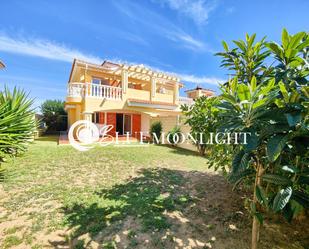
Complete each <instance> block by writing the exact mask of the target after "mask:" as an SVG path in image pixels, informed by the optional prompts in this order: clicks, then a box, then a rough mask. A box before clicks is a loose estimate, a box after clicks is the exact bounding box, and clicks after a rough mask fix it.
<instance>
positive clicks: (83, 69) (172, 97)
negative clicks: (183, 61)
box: [65, 59, 193, 137]
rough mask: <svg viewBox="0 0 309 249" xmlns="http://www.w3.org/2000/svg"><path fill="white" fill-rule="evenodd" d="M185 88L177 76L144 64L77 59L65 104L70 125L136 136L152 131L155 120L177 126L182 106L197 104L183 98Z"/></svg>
mask: <svg viewBox="0 0 309 249" xmlns="http://www.w3.org/2000/svg"><path fill="white" fill-rule="evenodd" d="M181 87H183V84H182V83H181V82H180V79H179V78H178V77H176V76H175V75H170V74H166V73H163V72H157V71H154V70H152V69H150V68H147V67H145V66H143V65H126V64H118V63H113V62H110V61H104V62H103V64H102V65H96V64H92V63H88V62H85V61H81V60H77V59H75V60H74V61H73V65H72V69H71V74H70V78H69V82H68V86H67V91H68V92H67V97H66V103H65V109H66V111H67V112H68V126H69V127H70V126H71V125H72V124H73V123H74V122H76V121H77V120H81V119H86V120H91V121H92V122H94V123H96V124H98V125H100V124H111V125H113V127H114V128H113V130H112V131H111V132H110V134H111V135H115V132H118V134H119V135H123V134H126V133H127V132H129V133H130V134H131V135H132V136H136V137H139V132H141V131H142V132H143V133H147V132H149V129H150V125H151V122H153V121H154V120H162V121H164V120H166V121H167V122H168V124H169V126H175V125H177V124H178V120H179V115H180V114H181V110H180V105H181V104H184V103H187V104H192V103H193V99H192V98H187V97H179V89H180V88H181ZM162 123H163V128H164V122H162ZM166 128H167V127H166Z"/></svg>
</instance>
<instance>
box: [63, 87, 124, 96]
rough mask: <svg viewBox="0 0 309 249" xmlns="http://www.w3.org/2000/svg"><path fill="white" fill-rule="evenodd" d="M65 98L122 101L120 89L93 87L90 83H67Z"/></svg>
mask: <svg viewBox="0 0 309 249" xmlns="http://www.w3.org/2000/svg"><path fill="white" fill-rule="evenodd" d="M67 97H70V98H84V97H94V98H103V99H110V100H122V89H121V87H114V86H105V85H95V84H91V83H69V85H68V88H67Z"/></svg>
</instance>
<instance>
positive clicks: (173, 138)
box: [167, 125, 182, 145]
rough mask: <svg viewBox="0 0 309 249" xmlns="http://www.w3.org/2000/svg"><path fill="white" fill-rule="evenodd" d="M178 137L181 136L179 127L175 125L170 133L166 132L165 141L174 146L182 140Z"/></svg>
mask: <svg viewBox="0 0 309 249" xmlns="http://www.w3.org/2000/svg"><path fill="white" fill-rule="evenodd" d="M180 135H181V130H180V127H179V126H177V125H176V126H174V127H173V129H172V130H171V131H169V132H168V134H167V141H168V142H169V143H170V144H172V145H176V144H177V143H178V142H180V141H181V139H182V137H181V136H180ZM177 136H178V137H177ZM177 140H178V141H177ZM175 141H176V143H175Z"/></svg>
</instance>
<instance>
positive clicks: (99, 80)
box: [91, 78, 101, 85]
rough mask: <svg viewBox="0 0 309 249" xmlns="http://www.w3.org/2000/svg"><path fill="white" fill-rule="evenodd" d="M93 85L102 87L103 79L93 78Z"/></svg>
mask: <svg viewBox="0 0 309 249" xmlns="http://www.w3.org/2000/svg"><path fill="white" fill-rule="evenodd" d="M91 83H92V84H96V85H101V79H99V78H92V81H91Z"/></svg>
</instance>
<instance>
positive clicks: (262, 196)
mask: <svg viewBox="0 0 309 249" xmlns="http://www.w3.org/2000/svg"><path fill="white" fill-rule="evenodd" d="M255 194H256V198H257V200H258V201H259V203H260V204H262V205H264V206H266V207H267V205H268V200H267V196H266V193H265V191H264V190H263V187H262V186H258V185H257V186H256V188H255Z"/></svg>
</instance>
